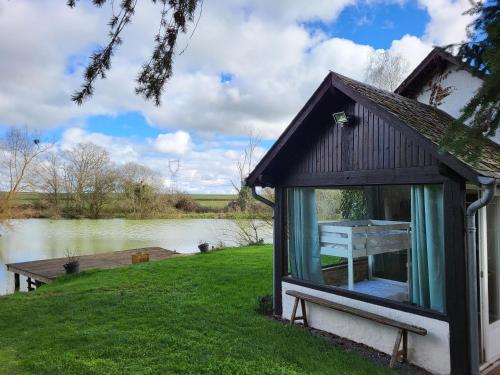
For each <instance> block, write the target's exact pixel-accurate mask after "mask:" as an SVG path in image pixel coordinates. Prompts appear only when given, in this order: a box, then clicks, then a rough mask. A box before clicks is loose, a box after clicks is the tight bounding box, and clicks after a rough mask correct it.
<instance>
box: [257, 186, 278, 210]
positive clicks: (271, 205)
mask: <svg viewBox="0 0 500 375" xmlns="http://www.w3.org/2000/svg"><path fill="white" fill-rule="evenodd" d="M252 196H253V197H254V198H255V199H257V200H258V201H259V202H262V203H264V204H265V205H267V206H269V207H271V208H272V209H273V210H274V203H273V202H271V201H270V200H269V199H266V198H264V197H263V196H262V195H259V194H257V190H255V186H252Z"/></svg>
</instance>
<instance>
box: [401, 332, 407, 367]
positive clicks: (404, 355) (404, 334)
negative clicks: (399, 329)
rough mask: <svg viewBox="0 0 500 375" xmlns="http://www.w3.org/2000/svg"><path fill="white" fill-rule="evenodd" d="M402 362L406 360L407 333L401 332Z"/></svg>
mask: <svg viewBox="0 0 500 375" xmlns="http://www.w3.org/2000/svg"><path fill="white" fill-rule="evenodd" d="M401 354H402V361H403V362H406V360H407V359H408V331H403V352H402V353H401Z"/></svg>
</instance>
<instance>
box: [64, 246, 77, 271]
mask: <svg viewBox="0 0 500 375" xmlns="http://www.w3.org/2000/svg"><path fill="white" fill-rule="evenodd" d="M63 267H64V269H65V270H66V273H67V274H72V273H78V272H80V259H79V258H78V257H77V256H76V255H75V254H74V253H72V252H70V251H66V263H64V264H63Z"/></svg>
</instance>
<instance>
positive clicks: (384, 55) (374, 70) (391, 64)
mask: <svg viewBox="0 0 500 375" xmlns="http://www.w3.org/2000/svg"><path fill="white" fill-rule="evenodd" d="M409 68H410V64H409V62H408V60H406V58H405V57H404V56H403V55H401V54H398V53H395V52H391V51H389V50H387V51H384V52H377V51H375V52H373V53H372V55H371V56H370V60H369V62H368V66H367V68H366V71H365V82H366V83H369V84H371V85H373V86H375V87H378V88H379V89H383V90H387V91H394V90H395V89H396V88H397V87H398V86H399V84H400V83H401V82H402V81H403V79H404V78H405V77H406V75H407V73H408V70H409Z"/></svg>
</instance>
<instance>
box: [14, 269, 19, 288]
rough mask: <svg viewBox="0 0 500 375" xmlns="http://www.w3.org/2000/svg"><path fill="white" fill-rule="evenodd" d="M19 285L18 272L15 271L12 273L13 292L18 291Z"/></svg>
mask: <svg viewBox="0 0 500 375" xmlns="http://www.w3.org/2000/svg"><path fill="white" fill-rule="evenodd" d="M19 286H20V283H19V274H18V273H15V274H14V292H19Z"/></svg>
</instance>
